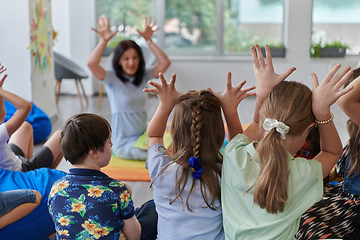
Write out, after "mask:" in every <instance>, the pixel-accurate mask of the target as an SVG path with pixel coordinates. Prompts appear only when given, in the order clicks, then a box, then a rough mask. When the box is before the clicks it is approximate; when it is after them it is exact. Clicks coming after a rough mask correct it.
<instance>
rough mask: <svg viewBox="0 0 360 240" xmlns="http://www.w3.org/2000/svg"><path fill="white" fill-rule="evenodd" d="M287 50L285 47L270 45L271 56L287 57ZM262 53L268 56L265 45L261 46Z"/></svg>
mask: <svg viewBox="0 0 360 240" xmlns="http://www.w3.org/2000/svg"><path fill="white" fill-rule="evenodd" d="M285 50H286V49H285V48H284V47H282V48H277V47H270V52H271V57H285ZM261 53H262V55H263V56H264V57H265V56H266V53H265V48H264V47H262V48H261Z"/></svg>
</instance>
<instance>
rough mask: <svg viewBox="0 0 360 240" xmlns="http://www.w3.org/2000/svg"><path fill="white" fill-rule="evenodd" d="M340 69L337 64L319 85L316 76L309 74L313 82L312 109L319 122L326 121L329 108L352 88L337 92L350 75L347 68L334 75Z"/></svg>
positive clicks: (350, 72)
mask: <svg viewBox="0 0 360 240" xmlns="http://www.w3.org/2000/svg"><path fill="white" fill-rule="evenodd" d="M340 67H341V65H340V64H337V65H336V66H335V67H334V68H333V69H332V70H331V71H330V72H329V73H328V74H327V75H326V77H325V78H324V80H322V81H321V83H320V85H319V82H318V78H317V76H316V74H315V73H311V76H312V80H313V94H312V109H313V113H314V115H315V118H316V119H317V120H319V121H322V120H326V119H328V118H329V115H330V106H331V105H333V104H334V103H335V101H336V100H337V99H338V98H339V97H341V96H342V95H344V94H346V93H348V92H349V91H350V90H352V89H353V88H354V87H353V86H351V85H349V86H348V87H346V88H345V89H343V90H339V89H340V88H341V86H342V85H344V83H345V81H346V80H347V79H348V78H349V77H350V76H351V74H352V71H351V70H350V67H349V66H348V67H346V68H344V69H343V70H341V71H340V72H339V73H338V74H336V75H335V73H336V72H337V71H338V70H339V69H340ZM334 75H335V77H334Z"/></svg>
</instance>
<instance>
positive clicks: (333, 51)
mask: <svg viewBox="0 0 360 240" xmlns="http://www.w3.org/2000/svg"><path fill="white" fill-rule="evenodd" d="M345 54H346V48H340V47H324V48H320V51H319V57H345Z"/></svg>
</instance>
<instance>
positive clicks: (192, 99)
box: [154, 90, 225, 211]
mask: <svg viewBox="0 0 360 240" xmlns="http://www.w3.org/2000/svg"><path fill="white" fill-rule="evenodd" d="M172 130H173V131H172V134H173V150H174V156H173V161H172V162H171V163H170V164H168V165H167V166H166V167H165V168H164V169H163V170H162V171H161V172H160V173H159V175H161V174H163V173H164V172H165V170H166V169H167V167H168V166H170V165H172V164H174V163H176V164H177V166H178V167H177V169H178V171H179V172H180V176H176V184H175V187H174V190H173V192H172V194H171V195H170V196H169V198H170V197H171V199H170V203H173V202H175V201H176V200H179V201H180V202H181V203H182V204H184V203H185V205H186V207H187V209H188V210H189V211H192V210H191V207H190V204H189V198H190V195H191V193H192V192H193V191H200V192H201V195H202V197H203V199H204V202H205V203H206V206H207V207H209V208H210V209H212V210H216V209H217V205H216V201H217V200H218V201H220V192H221V191H220V178H221V164H222V154H221V153H220V149H221V147H222V144H223V141H224V138H225V130H224V124H223V120H222V116H221V108H220V102H219V100H218V99H217V98H216V97H215V96H214V95H213V94H212V93H211V92H209V91H207V90H202V91H194V90H192V91H188V92H187V93H184V94H183V95H182V96H181V97H180V98H179V101H178V103H177V104H176V106H175V109H174V117H173V121H172ZM192 157H194V158H198V159H199V161H200V163H201V166H202V169H203V172H202V173H201V174H200V176H199V178H198V179H195V178H193V177H189V175H190V176H191V174H193V173H194V172H195V170H196V169H194V168H192V167H191V166H190V163H189V159H190V158H192ZM155 180H156V179H155ZM155 180H154V181H155ZM187 181H192V183H191V188H190V190H189V192H188V194H187V196H186V200H185V201H184V199H183V198H182V193H183V191H184V189H185V186H186V183H187ZM197 181H199V189H198V187H196V182H197Z"/></svg>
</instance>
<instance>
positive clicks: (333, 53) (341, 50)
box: [310, 39, 350, 57]
mask: <svg viewBox="0 0 360 240" xmlns="http://www.w3.org/2000/svg"><path fill="white" fill-rule="evenodd" d="M346 49H350V46H349V45H348V44H346V43H343V42H341V41H340V40H334V41H333V42H330V43H325V44H322V39H320V41H319V42H318V43H315V44H312V46H311V49H310V55H311V57H345V54H346Z"/></svg>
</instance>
